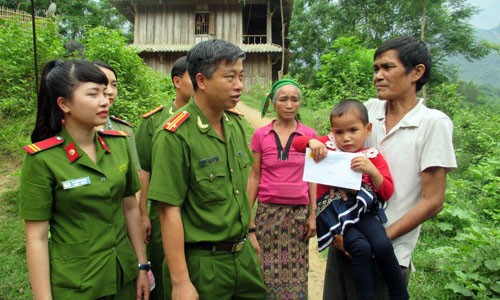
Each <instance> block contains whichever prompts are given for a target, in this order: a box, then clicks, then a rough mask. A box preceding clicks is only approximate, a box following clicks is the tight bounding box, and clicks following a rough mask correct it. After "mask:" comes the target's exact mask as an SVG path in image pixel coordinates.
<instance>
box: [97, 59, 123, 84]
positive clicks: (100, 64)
mask: <svg viewBox="0 0 500 300" xmlns="http://www.w3.org/2000/svg"><path fill="white" fill-rule="evenodd" d="M94 64H96V65H97V66H98V67H102V68H105V69H108V70H110V71H111V72H113V74H115V78H116V79H117V80H118V75H116V71H115V69H113V67H111V66H110V65H108V64H107V63H105V62H103V61H101V60H95V61H94Z"/></svg>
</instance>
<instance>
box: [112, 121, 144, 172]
mask: <svg viewBox="0 0 500 300" xmlns="http://www.w3.org/2000/svg"><path fill="white" fill-rule="evenodd" d="M103 129H104V130H123V131H125V132H126V133H128V138H127V141H128V144H129V147H130V153H131V155H132V160H133V162H134V164H135V169H136V170H140V169H141V165H140V163H139V156H138V155H137V148H136V146H135V136H134V128H133V127H131V126H128V125H126V124H124V123H120V122H117V121H115V120H113V119H110V118H109V117H107V118H106V124H105V125H104V127H103Z"/></svg>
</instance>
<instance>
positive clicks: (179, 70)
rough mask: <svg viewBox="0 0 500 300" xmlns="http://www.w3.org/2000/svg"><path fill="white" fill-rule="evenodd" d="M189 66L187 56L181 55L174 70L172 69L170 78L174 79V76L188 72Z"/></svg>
mask: <svg viewBox="0 0 500 300" xmlns="http://www.w3.org/2000/svg"><path fill="white" fill-rule="evenodd" d="M187 68H188V63H187V56H185V55H184V56H181V57H179V58H178V59H177V60H176V61H175V62H174V65H173V66H172V70H171V71H170V78H171V79H172V80H174V77H175V76H177V77H182V76H183V75H184V73H186V71H187Z"/></svg>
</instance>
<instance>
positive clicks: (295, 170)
mask: <svg viewBox="0 0 500 300" xmlns="http://www.w3.org/2000/svg"><path fill="white" fill-rule="evenodd" d="M300 96H301V93H300V89H299V85H298V83H297V82H295V81H293V80H290V79H282V80H278V81H276V82H275V83H274V84H273V86H272V89H271V92H270V93H269V95H268V96H267V97H266V98H265V99H264V108H263V111H262V114H263V115H264V114H265V113H266V110H267V106H268V105H269V100H271V102H272V104H273V107H274V109H275V111H276V113H277V118H276V119H275V120H273V121H272V122H271V123H270V124H268V125H266V126H264V127H261V128H259V129H257V130H256V131H255V133H254V135H253V137H252V142H251V144H250V147H251V148H252V153H253V158H254V163H253V166H252V170H251V172H250V177H249V179H248V188H247V191H248V195H249V198H250V202H251V205H252V207H253V205H254V204H255V201H256V200H257V199H258V201H259V204H258V207H257V212H256V215H255V219H254V220H253V219H252V222H251V224H250V236H249V238H250V240H251V242H252V245H253V246H254V248H255V250H256V251H257V254H258V255H259V256H260V258H261V259H260V262H261V267H262V271H263V276H264V282H265V284H266V288H267V293H268V297H267V298H268V299H307V273H308V270H309V238H311V237H313V236H314V235H315V234H316V220H315V215H314V211H315V209H316V185H315V184H312V183H307V182H304V181H303V180H302V175H303V173H304V153H300V152H298V151H296V150H295V149H294V148H293V147H292V141H293V139H294V138H295V137H296V136H310V135H312V136H317V134H316V131H314V129H312V128H309V127H307V126H305V125H304V124H302V123H301V122H300V121H299V120H298V118H297V114H298V111H299V107H300V100H301V99H300ZM254 233H255V234H254Z"/></svg>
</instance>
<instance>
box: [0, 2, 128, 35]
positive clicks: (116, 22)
mask: <svg viewBox="0 0 500 300" xmlns="http://www.w3.org/2000/svg"><path fill="white" fill-rule="evenodd" d="M51 2H55V3H56V7H57V8H56V11H55V17H52V20H54V21H56V22H57V24H58V31H59V33H60V34H61V35H62V36H64V37H65V38H67V39H71V40H73V39H76V38H81V37H83V36H84V35H85V33H86V31H87V30H89V29H90V28H94V27H96V26H105V27H106V28H109V29H118V30H120V31H121V32H122V33H123V34H124V36H126V37H127V40H128V41H132V32H133V30H131V29H132V26H131V24H130V22H128V21H127V20H126V19H125V17H124V16H123V15H122V14H120V13H119V12H118V10H117V9H116V8H114V7H113V6H112V5H111V4H110V1H109V0H99V1H80V0H64V1H56V0H35V1H34V4H35V15H36V16H41V17H46V16H47V9H48V7H49V5H50V3H51ZM0 6H3V7H7V8H11V9H16V10H17V9H19V10H22V11H25V12H29V13H31V1H30V0H19V1H12V0H0Z"/></svg>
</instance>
